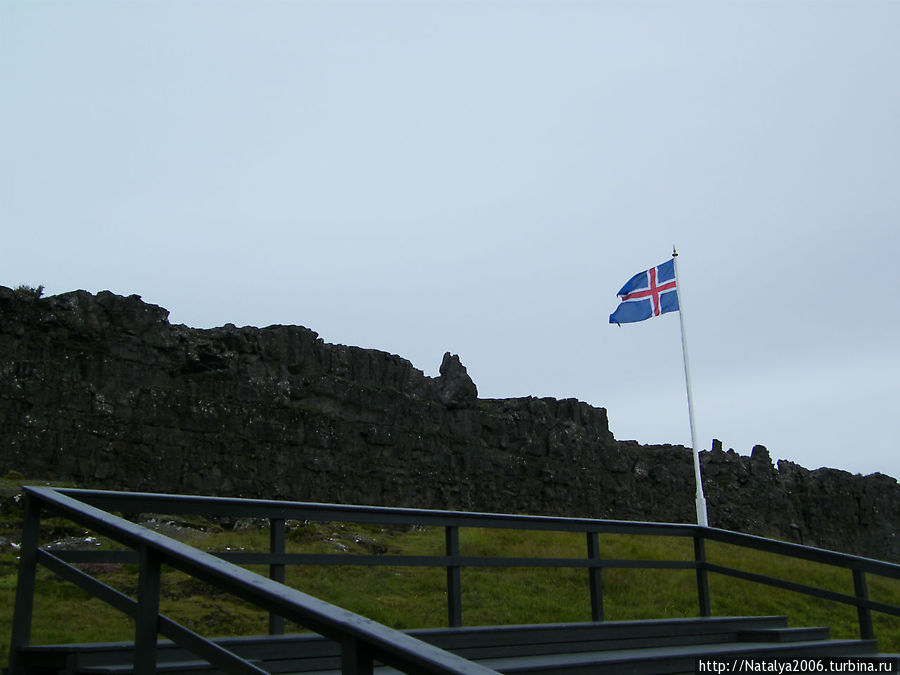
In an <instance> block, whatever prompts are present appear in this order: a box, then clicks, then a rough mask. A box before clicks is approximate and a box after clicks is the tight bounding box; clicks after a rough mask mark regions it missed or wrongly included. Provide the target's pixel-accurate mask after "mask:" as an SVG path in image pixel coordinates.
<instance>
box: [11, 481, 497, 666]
mask: <svg viewBox="0 0 900 675" xmlns="http://www.w3.org/2000/svg"><path fill="white" fill-rule="evenodd" d="M24 489H25V490H26V492H27V493H28V494H30V495H31V496H32V497H34V498H35V499H38V500H39V501H41V502H43V503H44V504H45V505H46V506H48V507H49V508H50V509H52V510H54V511H57V512H60V513H63V514H65V515H66V516H67V517H68V518H71V519H72V520H74V521H75V522H77V523H79V524H80V525H83V526H85V527H88V528H90V529H92V530H94V531H96V532H97V533H99V534H105V535H107V536H109V537H111V538H112V539H114V540H116V541H118V542H120V543H122V544H125V545H128V546H132V547H135V548H136V547H138V546H140V545H144V546H146V547H148V548H149V549H152V550H154V551H155V552H156V553H157V554H158V555H159V556H160V558H161V560H162V562H163V563H164V564H167V565H170V566H172V567H175V568H176V569H179V570H181V571H183V572H186V573H188V574H191V575H193V576H195V577H196V578H198V579H201V580H203V581H207V582H209V583H212V584H213V585H215V586H217V587H219V588H222V589H223V590H225V591H227V592H229V593H233V594H234V595H236V596H238V597H241V598H243V599H244V600H247V601H249V602H251V603H253V604H255V605H257V606H259V607H261V608H263V609H266V610H268V611H270V612H274V613H275V614H278V615H280V616H283V617H285V618H286V619H289V620H292V621H295V622H297V623H299V624H300V625H303V626H306V627H307V628H310V629H311V630H313V631H315V632H317V633H319V634H320V635H325V636H326V637H329V638H331V639H336V640H338V641H342V640H343V639H344V638H346V637H350V638H353V639H356V640H359V641H360V642H361V643H363V644H365V645H366V648H367V649H368V650H370V651H371V653H372V654H373V655H374V657H375V658H377V659H378V660H379V661H381V662H382V663H385V664H386V665H391V666H394V667H397V668H399V669H401V670H408V671H413V672H428V673H434V674H446V675H450V674H469V673H471V674H472V675H476V674H478V675H488V674H493V673H494V672H495V671H492V670H490V669H488V668H485V667H483V666H480V665H478V664H476V663H473V662H471V661H467V660H466V659H463V658H461V657H459V656H456V655H455V654H451V653H449V652H446V651H444V650H441V649H438V648H437V647H434V646H433V645H429V644H427V643H424V642H422V641H420V640H417V639H415V638H412V637H410V636H408V635H406V634H404V633H401V632H399V631H396V630H393V629H391V628H388V627H387V626H383V625H381V624H379V623H377V622H375V621H372V620H370V619H366V618H365V617H362V616H360V615H358V614H354V613H353V612H350V611H348V610H344V609H341V608H339V607H336V606H334V605H331V604H330V603H327V602H325V601H323V600H319V599H318V598H314V597H312V596H310V595H307V594H305V593H302V592H301V591H298V590H296V589H293V588H289V587H286V586H283V585H282V584H279V583H277V582H275V581H272V580H271V579H267V578H265V577H262V576H260V575H258V574H255V573H253V572H250V571H249V570H245V569H243V568H241V567H238V566H236V565H233V564H231V563H229V562H226V561H224V560H221V559H219V558H216V557H215V556H213V555H211V554H209V553H206V552H204V551H200V550H197V549H193V548H191V547H190V546H188V545H187V544H182V543H180V542H177V541H175V540H173V539H170V538H169V537H166V536H165V535H162V534H160V533H158V532H153V531H150V530H147V529H146V528H143V527H141V526H139V525H136V524H134V523H131V522H129V521H127V520H125V519H123V518H119V517H118V516H114V515H112V514H110V513H105V512H104V511H101V510H99V509H98V508H96V507H94V506H91V505H89V504H85V503H83V502H80V501H78V500H77V499H75V498H73V497H71V496H68V495H67V494H62V493H60V492H58V491H56V490H54V489H52V488H43V487H25V488H24Z"/></svg>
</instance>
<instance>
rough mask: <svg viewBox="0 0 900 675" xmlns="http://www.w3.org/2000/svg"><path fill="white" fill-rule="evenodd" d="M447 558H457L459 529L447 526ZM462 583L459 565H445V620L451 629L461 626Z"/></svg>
mask: <svg viewBox="0 0 900 675" xmlns="http://www.w3.org/2000/svg"><path fill="white" fill-rule="evenodd" d="M445 539H446V543H447V556H449V557H451V558H457V557H459V528H458V527H456V526H454V525H448V526H447V527H446V528H445ZM461 586H462V581H461V579H460V574H459V565H451V564H448V565H447V620H448V621H449V624H450V627H451V628H456V627H458V626H462V588H461Z"/></svg>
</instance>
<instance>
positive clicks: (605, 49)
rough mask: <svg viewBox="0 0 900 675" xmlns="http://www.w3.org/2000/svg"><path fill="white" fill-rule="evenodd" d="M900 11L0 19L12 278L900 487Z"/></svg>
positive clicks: (40, 10) (509, 10) (328, 11)
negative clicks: (657, 274)
mask: <svg viewBox="0 0 900 675" xmlns="http://www.w3.org/2000/svg"><path fill="white" fill-rule="evenodd" d="M898 35H900V2H895V1H881V2H873V1H866V0H847V1H832V2H829V1H827V0H822V1H816V2H812V1H808V2H792V1H790V0H777V1H775V0H772V1H770V2H766V1H744V2H738V1H728V0H709V1H681V2H674V1H672V0H662V1H658V2H649V1H648V2H641V1H640V0H638V1H635V0H628V1H624V0H623V1H621V2H612V1H603V0H597V1H594V2H567V1H564V0H559V1H556V2H525V1H519V2H516V1H513V0H508V1H493V2H491V1H482V2H453V1H450V0H445V1H437V0H432V1H422V2H412V1H407V2H380V1H378V0H372V1H367V2H340V1H337V2H328V1H325V0H317V1H312V0H311V1H307V2H262V1H258V0H253V1H250V0H247V1H246V2H205V1H202V0H196V1H193V2H174V1H173V2H165V1H160V0H157V1H155V2H28V1H25V0H2V1H0V97H2V104H0V227H2V232H3V246H2V249H0V250H2V261H3V262H2V267H0V270H2V271H0V283H2V284H4V285H7V286H16V285H18V284H29V285H38V284H43V285H44V286H45V287H46V292H47V293H48V294H55V293H61V292H65V291H69V290H74V289H79V288H82V289H86V290H89V291H91V292H97V291H100V290H104V289H108V290H111V291H113V292H115V293H120V294H123V295H129V294H132V293H137V294H139V295H141V296H142V297H143V299H144V300H145V301H147V302H150V303H154V304H158V305H161V306H163V307H166V308H167V309H169V310H170V312H171V315H170V320H171V321H172V322H173V323H184V324H187V325H189V326H195V327H212V326H218V325H222V324H225V323H234V324H237V325H255V326H266V325H270V324H298V325H303V326H307V327H309V328H311V329H313V330H315V331H317V332H318V333H319V334H320V335H321V336H322V338H323V339H324V340H326V341H327V342H334V343H342V344H350V345H357V346H360V347H366V348H376V349H381V350H385V351H388V352H391V353H396V354H400V355H401V356H403V357H405V358H408V359H409V360H410V361H412V363H413V364H414V365H415V366H417V367H418V368H420V369H422V370H423V371H425V373H426V374H429V375H436V374H437V369H438V366H439V364H440V361H441V356H442V354H443V353H444V352H445V351H451V352H453V353H457V354H459V356H460V358H461V360H462V362H463V363H464V364H465V365H466V366H467V368H468V370H469V373H470V375H471V376H472V378H473V379H474V381H475V383H476V384H477V386H478V390H479V395H480V396H482V397H489V398H491V397H510V396H527V395H534V396H553V397H557V398H568V397H575V398H578V399H580V400H583V401H586V402H588V403H590V404H592V405H595V406H601V407H605V408H607V410H608V413H609V419H610V427H611V429H612V431H613V433H614V434H615V436H616V437H617V438H619V439H635V440H638V441H639V442H641V443H663V442H671V443H681V444H685V445H690V429H689V424H688V416H687V404H686V397H685V388H684V374H683V366H682V359H681V342H680V335H679V327H678V315H677V314H668V315H664V316H663V317H660V318H657V319H653V320H650V321H647V322H643V323H638V324H630V325H623V326H622V327H616V326H611V325H609V323H608V316H609V314H610V312H612V311H613V310H614V309H615V307H616V304H617V299H616V292H617V291H618V289H619V288H620V287H621V286H622V284H624V283H625V281H626V280H627V279H628V278H629V277H631V276H632V275H633V274H635V273H637V272H640V271H641V270H644V269H646V268H648V267H650V266H652V265H656V264H658V263H662V262H664V261H666V260H667V259H668V258H669V256H670V255H671V250H672V245H673V244H676V245H677V246H678V249H679V253H680V256H679V263H678V264H679V273H680V282H681V287H682V288H681V292H682V297H681V301H682V306H683V309H684V319H685V324H686V330H687V338H688V348H689V352H690V359H691V371H692V372H691V375H692V382H693V393H694V404H695V413H696V420H697V431H698V436H699V439H700V445H701V446H702V447H703V448H708V447H709V444H710V439H712V438H714V437H715V438H719V439H721V440H722V441H723V443H724V445H725V447H726V448H728V447H732V448H735V449H736V450H737V451H739V452H741V453H742V454H749V452H750V449H751V447H752V446H753V445H754V444H756V443H761V444H764V445H766V446H767V447H768V448H769V450H770V452H771V454H772V456H773V458H774V459H776V460H777V459H788V460H791V461H794V462H797V463H799V464H801V465H803V466H806V467H807V468H811V469H815V468H818V467H820V466H831V467H836V468H841V469H845V470H848V471H851V472H854V473H857V472H859V473H871V472H875V471H881V472H883V473H887V474H889V475H892V476H895V477H897V476H900V454H898V452H897V451H896V449H895V444H896V439H897V437H898V429H897V426H896V422H895V420H896V417H897V414H898V413H897V404H898V393H897V392H898V388H897V387H898V385H897V383H898V381H900V349H898V327H900V318H898V312H897V309H896V308H897V298H898V291H900V271H898V267H897V262H896V258H897V253H898V244H900V227H898V225H900V189H898V188H900V186H898V178H900V40H898V38H897V36H898Z"/></svg>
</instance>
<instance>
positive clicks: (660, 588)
mask: <svg viewBox="0 0 900 675" xmlns="http://www.w3.org/2000/svg"><path fill="white" fill-rule="evenodd" d="M195 524H196V525H197V526H198V528H199V526H203V530H201V529H197V528H188V529H184V530H182V532H181V534H180V535H179V538H180V539H182V540H183V541H185V542H186V543H189V544H191V545H193V546H196V547H198V548H201V549H204V550H208V551H223V550H226V549H229V548H230V549H232V550H234V549H242V550H247V551H252V550H255V551H265V550H267V549H268V545H269V540H268V536H269V535H268V530H267V529H266V528H265V527H255V528H254V527H251V528H243V529H237V528H235V529H225V528H222V527H219V526H214V525H210V524H209V523H203V522H201V521H197V522H196V523H195ZM17 527H18V523H17V522H16V518H15V517H14V516H9V517H6V518H5V519H3V518H0V541H3V542H4V543H3V544H2V545H0V664H4V663H6V660H7V658H8V654H7V652H8V641H9V635H10V630H11V622H12V610H13V604H14V602H13V600H14V594H15V585H16V576H15V568H16V551H15V549H14V548H13V547H12V546H11V545H10V543H9V540H10V539H12V540H13V541H15V538H16V537H17V536H18V531H17V530H16V528H17ZM86 534H89V533H85V531H84V530H82V529H81V528H77V527H74V526H72V525H70V524H67V523H65V522H64V521H59V520H56V519H49V520H47V521H45V522H44V523H43V531H42V543H48V542H52V541H58V540H60V539H64V538H66V537H73V536H85V535H86ZM103 545H108V544H106V543H104V544H103ZM443 547H444V534H443V530H442V529H440V528H416V529H412V530H402V529H396V528H389V529H381V528H377V527H371V526H359V525H352V524H341V523H325V524H302V523H289V528H288V535H287V550H288V552H319V553H323V552H327V553H336V552H342V551H344V552H347V553H371V552H373V551H375V552H376V553H377V554H378V555H379V556H380V557H381V558H383V559H384V560H385V561H386V562H387V561H389V559H390V557H391V556H392V555H398V554H404V555H415V554H442V552H443ZM600 547H601V556H602V557H603V558H609V559H661V560H662V559H669V560H671V559H682V560H691V559H692V558H693V546H692V542H691V540H690V539H683V538H663V537H641V536H624V535H601V536H600ZM460 549H461V554H462V555H465V556H507V557H528V556H540V557H561V558H583V557H584V556H585V553H586V544H585V539H584V535H574V534H561V533H547V532H521V531H520V532H513V531H504V530H480V529H462V530H461V531H460ZM707 557H708V559H709V560H710V562H714V563H719V564H722V565H727V566H732V567H738V568H741V569H745V570H749V571H754V572H759V573H763V574H770V575H772V576H778V577H780V578H784V579H789V580H792V581H797V582H801V583H806V584H810V585H815V586H819V587H822V588H828V589H831V590H835V591H840V592H843V593H848V594H852V593H853V584H852V578H851V575H850V572H848V571H845V570H839V569H835V568H830V567H828V566H826V565H819V564H814V563H808V562H804V561H799V560H794V559H788V558H783V557H780V556H775V555H771V554H766V553H760V552H755V551H748V550H745V549H741V548H738V547H734V546H727V545H719V544H714V543H710V544H708V546H707ZM255 569H257V570H258V571H260V572H263V573H264V572H265V568H261V567H258V568H255ZM92 573H93V574H95V576H96V577H97V578H99V579H100V580H101V581H103V582H104V583H107V584H109V585H111V586H114V587H115V588H118V589H119V590H121V591H122V592H124V593H127V594H130V595H132V596H133V595H134V593H135V591H136V588H137V570H136V569H135V568H134V566H130V565H104V566H93V569H92ZM461 579H462V589H463V597H462V606H463V621H464V624H465V625H485V624H511V623H543V622H563V621H588V620H590V607H589V604H588V580H587V572H586V571H585V570H584V569H564V568H560V569H536V568H465V569H463V570H462V573H461ZM287 583H288V584H289V585H290V586H292V587H294V588H297V589H299V590H301V591H304V592H306V593H309V594H311V595H313V596H316V597H318V598H321V599H324V600H327V601H329V602H332V603H335V604H337V605H339V606H341V607H345V608H347V609H350V610H352V611H354V612H358V613H360V614H362V615H364V616H367V617H370V618H372V619H374V620H376V621H379V622H381V623H384V624H386V625H388V626H392V627H395V628H414V627H427V626H443V625H446V624H447V616H446V614H447V613H446V575H445V572H444V570H443V569H441V568H436V569H434V568H418V567H403V566H396V565H395V566H384V567H372V566H334V567H324V566H308V567H289V568H288V571H287ZM603 587H604V610H605V618H606V619H607V620H625V619H648V618H668V617H691V616H697V614H698V602H697V591H696V576H695V573H694V572H693V571H692V570H645V569H607V570H604V571H603ZM710 590H711V597H712V611H713V615H715V616H735V615H771V614H774V615H787V616H788V618H789V623H790V625H794V626H830V627H831V628H832V636H833V637H858V626H857V617H856V611H855V610H854V609H851V608H849V607H846V606H842V605H837V604H834V603H830V602H827V601H823V600H817V599H815V598H808V597H806V596H803V595H800V594H796V593H792V592H788V591H782V590H779V589H775V588H771V587H767V586H761V585H758V584H753V583H749V582H744V581H740V580H735V579H731V578H727V577H723V576H720V575H710ZM869 593H870V597H871V598H872V599H874V600H879V601H882V602H886V603H890V604H894V605H898V606H900V582H894V581H890V580H885V579H882V578H879V577H873V576H872V575H869ZM161 607H162V611H163V613H165V614H166V615H168V616H170V617H171V618H173V619H175V620H177V621H179V622H181V623H183V624H185V625H186V626H187V627H188V628H191V629H192V630H195V631H197V632H199V633H201V634H203V635H207V636H214V635H242V634H244V635H246V634H259V633H265V632H266V631H267V626H268V624H267V615H266V614H265V613H264V612H262V611H260V610H258V609H256V608H254V607H252V606H250V605H249V604H248V603H246V602H244V601H241V600H239V599H237V598H234V597H231V596H229V595H228V594H225V593H222V592H220V591H218V590H217V589H214V588H211V587H210V586H208V585H206V584H204V583H202V582H199V581H197V580H195V579H192V578H190V577H188V576H187V575H185V574H183V573H181V572H176V571H173V570H168V569H165V570H164V576H163V585H162V600H161ZM874 616H875V629H876V635H877V636H878V639H879V646H880V648H881V649H882V650H883V651H892V652H893V651H900V619H894V618H892V617H886V616H883V615H879V614H875V615H874ZM286 629H287V630H288V631H293V630H299V629H300V627H298V626H293V625H290V624H289V625H288V626H287V627H286ZM132 633H133V625H132V622H131V621H130V620H129V619H127V618H125V617H124V616H123V615H121V614H120V613H118V612H116V611H114V610H113V609H111V608H109V607H107V606H105V605H103V604H102V603H101V602H100V601H98V600H96V599H93V598H90V597H89V596H87V595H86V594H85V593H84V592H82V591H81V590H79V589H77V588H76V587H74V586H73V585H71V584H69V583H67V582H64V581H62V580H60V579H58V578H56V577H54V576H53V575H52V574H51V573H49V572H48V571H46V570H43V569H41V570H39V576H38V583H37V592H36V596H35V610H34V628H33V634H32V642H33V643H34V644H49V643H63V642H90V641H101V640H103V641H116V640H129V639H131V638H132Z"/></svg>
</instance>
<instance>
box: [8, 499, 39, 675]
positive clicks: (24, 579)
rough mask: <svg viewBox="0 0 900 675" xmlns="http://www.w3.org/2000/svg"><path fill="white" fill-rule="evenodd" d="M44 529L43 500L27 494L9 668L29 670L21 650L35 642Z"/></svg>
mask: <svg viewBox="0 0 900 675" xmlns="http://www.w3.org/2000/svg"><path fill="white" fill-rule="evenodd" d="M40 530H41V504H40V502H39V501H38V500H37V499H36V498H34V497H32V496H31V495H29V494H26V495H25V521H24V523H23V524H22V545H21V548H20V549H19V551H20V553H19V576H18V580H17V581H16V606H15V610H14V614H13V625H12V638H11V639H10V642H9V672H10V675H19V674H20V673H24V672H25V664H24V663H23V662H22V655H21V653H20V651H19V650H21V649H22V648H23V647H27V646H28V645H29V644H31V615H32V612H33V611H34V583H35V578H36V576H37V548H38V541H39V540H40V536H39V535H40Z"/></svg>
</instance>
